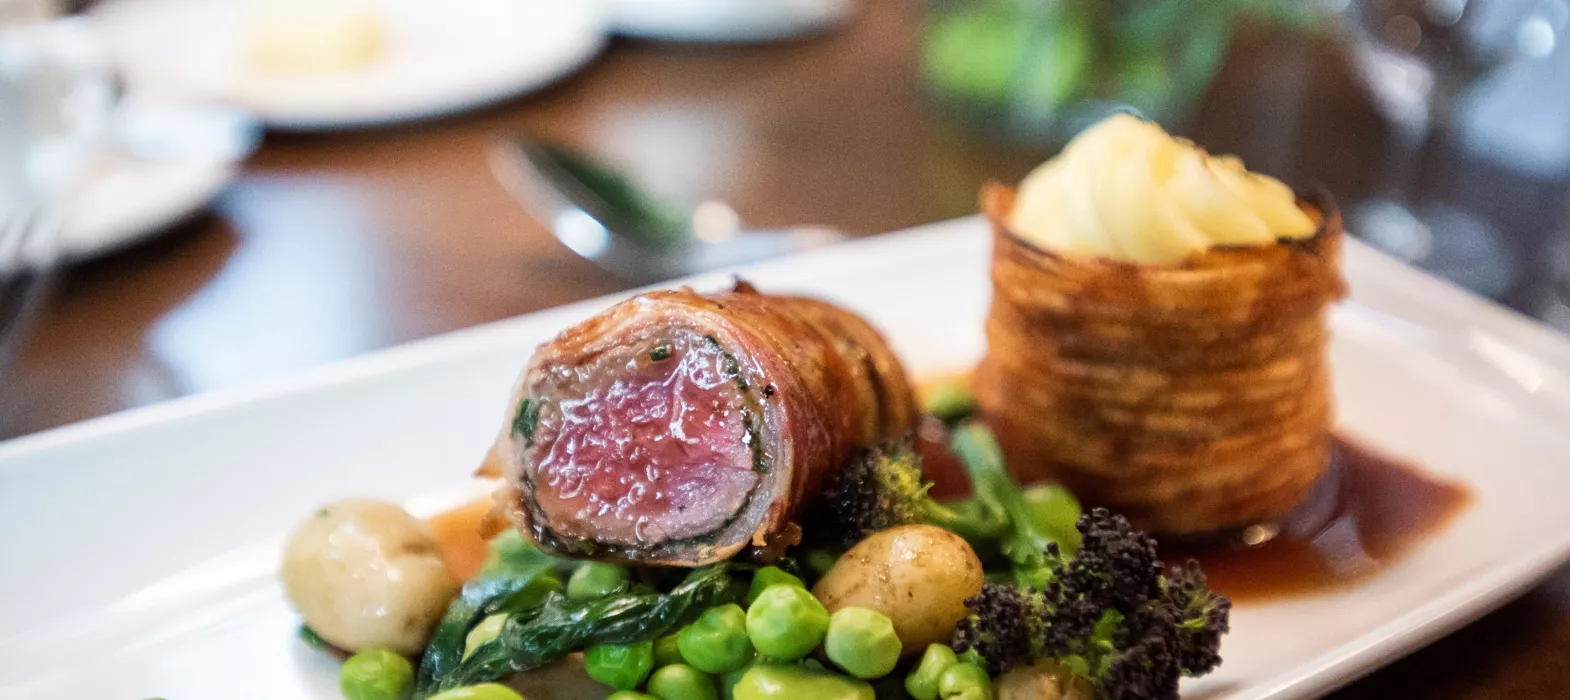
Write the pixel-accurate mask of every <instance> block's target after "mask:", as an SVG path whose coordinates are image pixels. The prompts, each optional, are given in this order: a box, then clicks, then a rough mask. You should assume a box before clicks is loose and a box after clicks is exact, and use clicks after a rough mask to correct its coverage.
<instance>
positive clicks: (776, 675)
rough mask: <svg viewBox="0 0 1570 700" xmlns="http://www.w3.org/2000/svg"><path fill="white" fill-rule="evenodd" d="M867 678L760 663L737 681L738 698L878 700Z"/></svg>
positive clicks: (789, 665) (741, 699) (799, 666)
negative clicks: (865, 679) (862, 679)
mask: <svg viewBox="0 0 1570 700" xmlns="http://www.w3.org/2000/svg"><path fill="white" fill-rule="evenodd" d="M875 697H876V693H874V692H873V690H872V686H870V685H868V684H867V683H865V682H864V681H858V680H856V679H854V678H847V677H845V676H842V675H839V674H837V673H830V672H827V671H821V670H813V669H810V668H807V667H806V666H801V665H797V664H772V663H770V664H758V665H756V666H753V667H752V668H750V669H747V672H746V673H745V674H743V675H742V677H741V680H740V681H737V683H736V689H735V700H874V698H875Z"/></svg>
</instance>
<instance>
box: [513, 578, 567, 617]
mask: <svg viewBox="0 0 1570 700" xmlns="http://www.w3.org/2000/svg"><path fill="white" fill-rule="evenodd" d="M561 589H562V585H561V581H560V580H558V579H557V578H556V577H555V576H551V575H549V574H541V575H539V576H536V577H534V580H533V581H530V582H529V583H528V584H527V585H525V586H524V587H523V589H522V590H520V591H518V592H517V593H514V594H512V596H511V597H509V598H507V602H506V603H504V604H503V605H502V607H503V608H504V609H506V610H512V611H514V612H519V611H523V610H527V609H529V608H537V607H539V606H540V604H541V603H544V602H545V597H546V596H548V595H550V594H552V593H555V592H556V591H559V590H561Z"/></svg>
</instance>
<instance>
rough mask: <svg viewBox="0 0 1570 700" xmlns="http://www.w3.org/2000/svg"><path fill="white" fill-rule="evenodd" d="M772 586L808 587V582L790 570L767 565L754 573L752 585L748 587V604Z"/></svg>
mask: <svg viewBox="0 0 1570 700" xmlns="http://www.w3.org/2000/svg"><path fill="white" fill-rule="evenodd" d="M770 586H795V587H797V588H806V587H807V584H805V583H802V582H801V579H799V578H796V576H795V575H794V574H792V573H790V572H789V571H786V570H784V569H781V568H780V567H778V566H765V567H763V568H761V569H758V571H757V573H754V574H753V575H752V585H751V586H750V587H748V588H747V604H748V605H752V601H755V600H757V599H758V596H760V595H762V594H763V592H764V591H766V590H768V589H769V587H770Z"/></svg>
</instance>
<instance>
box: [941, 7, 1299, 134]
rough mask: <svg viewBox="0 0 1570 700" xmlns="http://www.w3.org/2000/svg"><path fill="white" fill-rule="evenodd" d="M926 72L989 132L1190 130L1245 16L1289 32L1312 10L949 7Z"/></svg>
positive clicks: (948, 99) (945, 99)
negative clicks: (1137, 123) (1104, 126)
mask: <svg viewBox="0 0 1570 700" xmlns="http://www.w3.org/2000/svg"><path fill="white" fill-rule="evenodd" d="M929 8H930V12H929V14H928V21H927V26H926V32H925V43H924V48H923V53H922V68H923V72H924V74H925V77H926V80H927V83H928V85H929V87H930V89H931V91H932V92H933V94H934V95H935V96H936V97H937V98H938V99H939V100H941V101H942V102H944V103H946V104H949V105H951V106H954V107H957V108H958V109H959V110H960V111H961V112H963V113H966V114H968V115H970V116H972V117H973V118H976V119H978V120H979V121H981V122H982V123H983V125H984V126H986V127H989V128H994V129H1000V130H1002V131H1004V132H1005V133H1007V134H1009V135H1011V136H1014V137H1016V138H1021V139H1024V140H1029V141H1038V142H1048V143H1053V142H1062V141H1065V140H1067V139H1068V138H1070V137H1072V136H1073V135H1074V134H1075V133H1077V132H1078V131H1079V130H1080V129H1082V128H1084V127H1085V126H1087V125H1089V124H1091V123H1094V122H1095V121H1097V120H1099V119H1101V118H1102V117H1104V116H1106V115H1107V114H1109V113H1111V112H1113V111H1117V110H1126V109H1132V110H1134V111H1136V112H1138V113H1140V114H1142V115H1144V116H1145V117H1147V118H1150V119H1153V120H1155V121H1157V122H1160V123H1161V124H1162V125H1163V126H1166V127H1167V128H1168V129H1181V127H1182V126H1183V124H1184V123H1185V122H1186V121H1187V120H1188V119H1189V117H1190V116H1192V114H1193V113H1194V111H1195V108H1196V107H1197V106H1198V103H1199V100H1200V99H1201V98H1202V97H1203V95H1204V93H1205V91H1206V89H1207V88H1208V87H1209V85H1210V82H1211V79H1212V78H1214V77H1215V74H1216V71H1217V70H1218V69H1219V68H1220V66H1221V62H1222V60H1223V59H1224V58H1225V56H1226V51H1227V46H1228V44H1229V43H1230V41H1231V38H1232V31H1233V28H1234V26H1235V25H1236V24H1237V22H1238V21H1239V19H1240V18H1241V17H1242V16H1244V15H1254V16H1258V17H1260V18H1263V19H1264V20H1266V21H1269V22H1272V23H1276V24H1280V25H1285V26H1292V27H1307V26H1311V25H1313V24H1314V23H1315V21H1316V19H1317V17H1318V11H1317V9H1316V8H1317V6H1316V5H1315V4H1313V3H1312V2H1308V1H1307V0H942V1H936V2H929Z"/></svg>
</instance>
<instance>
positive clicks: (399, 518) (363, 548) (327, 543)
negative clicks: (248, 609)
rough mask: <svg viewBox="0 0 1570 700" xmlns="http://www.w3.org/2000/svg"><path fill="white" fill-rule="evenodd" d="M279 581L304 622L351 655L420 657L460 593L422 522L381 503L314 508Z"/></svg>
mask: <svg viewBox="0 0 1570 700" xmlns="http://www.w3.org/2000/svg"><path fill="white" fill-rule="evenodd" d="M279 577H280V578H281V579H282V580H283V588H284V593H285V594H286V595H287V596H288V597H289V600H290V602H292V603H294V607H295V609H296V610H298V611H299V612H300V615H301V616H302V617H304V618H305V624H306V625H309V626H310V628H311V629H313V630H315V631H316V633H317V634H319V635H321V637H322V638H323V639H325V640H327V641H328V642H329V643H331V644H332V645H333V646H336V647H339V648H341V649H345V650H347V651H351V652H353V651H359V650H361V649H370V648H382V649H389V650H392V651H396V652H399V653H401V654H405V655H408V656H414V655H417V654H419V653H420V650H421V649H423V648H424V647H425V642H426V638H427V636H428V635H429V634H430V631H431V628H432V627H433V626H434V625H435V624H436V622H437V620H439V619H440V618H441V616H442V614H443V613H444V612H446V610H447V605H448V603H450V602H451V601H452V599H453V596H455V595H456V594H457V592H458V582H457V581H454V580H453V578H452V575H451V574H450V573H448V571H447V566H446V564H445V563H444V562H443V561H442V554H441V548H440V545H439V544H438V543H437V541H436V539H435V538H434V537H433V536H432V535H431V532H430V530H428V529H427V528H426V527H425V524H424V523H422V522H420V521H419V520H417V519H415V517H414V516H412V515H410V514H409V513H408V512H407V511H405V510H404V509H403V508H400V507H399V506H397V505H394V504H391V503H382V502H379V501H361V500H351V501H339V502H337V503H332V504H329V505H326V506H323V507H322V508H321V509H319V510H317V511H316V513H315V514H314V515H312V516H311V518H310V519H308V520H306V521H305V522H304V523H302V524H301V525H300V527H299V528H298V529H296V530H295V531H294V534H293V535H292V536H291V537H290V538H289V542H288V544H287V545H285V546H284V555H283V565H282V567H281V571H280V573H279Z"/></svg>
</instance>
